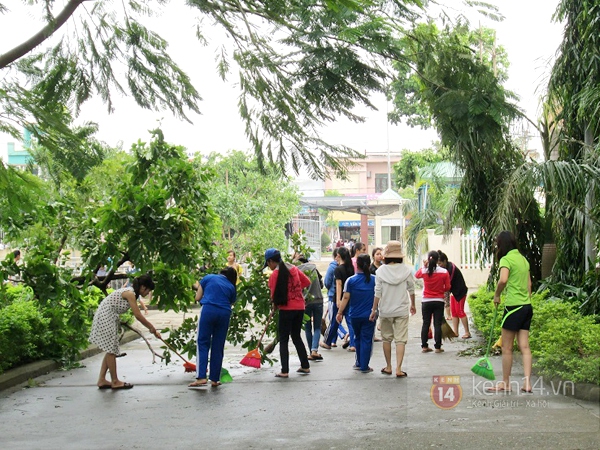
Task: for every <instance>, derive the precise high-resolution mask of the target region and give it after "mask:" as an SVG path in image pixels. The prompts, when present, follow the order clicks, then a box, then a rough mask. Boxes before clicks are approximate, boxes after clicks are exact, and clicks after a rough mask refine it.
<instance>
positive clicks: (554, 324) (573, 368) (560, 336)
mask: <svg viewBox="0 0 600 450" xmlns="http://www.w3.org/2000/svg"><path fill="white" fill-rule="evenodd" d="M531 346H532V353H533V356H534V361H535V363H534V367H535V368H536V371H537V372H538V373H540V374H541V375H545V376H551V377H552V376H556V377H559V378H562V379H564V380H568V381H573V382H587V383H595V384H600V377H599V374H598V370H599V368H600V324H596V323H594V321H593V319H592V318H591V317H589V316H586V317H579V318H578V319H577V320H572V318H569V317H561V318H556V319H551V320H550V321H549V322H547V323H546V324H545V326H544V327H543V328H542V329H540V331H539V332H538V333H536V339H535V341H534V342H533V343H531Z"/></svg>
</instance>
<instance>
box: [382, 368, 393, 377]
mask: <svg viewBox="0 0 600 450" xmlns="http://www.w3.org/2000/svg"><path fill="white" fill-rule="evenodd" d="M381 373H382V374H384V375H391V374H392V371H391V370H390V371H389V372H388V371H387V370H385V367H384V368H383V369H381Z"/></svg>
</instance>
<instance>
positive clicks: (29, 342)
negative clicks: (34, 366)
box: [0, 300, 52, 373]
mask: <svg viewBox="0 0 600 450" xmlns="http://www.w3.org/2000/svg"><path fill="white" fill-rule="evenodd" d="M49 322H50V319H47V318H45V317H44V316H43V315H42V313H41V312H40V311H39V310H38V308H37V306H36V304H35V303H34V302H32V301H22V300H16V301H15V302H13V303H11V304H10V305H8V306H6V307H5V308H2V309H1V310H0V373H1V372H3V371H4V370H7V369H10V368H11V367H14V366H17V365H19V364H24V363H27V362H30V361H35V360H36V359H39V358H42V357H43V356H44V353H45V352H46V350H47V348H48V344H49V341H50V340H51V337H52V336H51V333H50V330H49V328H48V324H49Z"/></svg>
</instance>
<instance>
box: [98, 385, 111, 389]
mask: <svg viewBox="0 0 600 450" xmlns="http://www.w3.org/2000/svg"><path fill="white" fill-rule="evenodd" d="M111 388H112V386H111V385H110V384H102V385H100V386H98V389H111Z"/></svg>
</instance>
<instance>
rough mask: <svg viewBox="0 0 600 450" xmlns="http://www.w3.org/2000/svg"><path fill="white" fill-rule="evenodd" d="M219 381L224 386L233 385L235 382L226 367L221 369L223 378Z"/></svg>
mask: <svg viewBox="0 0 600 450" xmlns="http://www.w3.org/2000/svg"><path fill="white" fill-rule="evenodd" d="M219 381H220V382H221V383H223V384H225V383H231V382H232V381H233V378H232V377H231V375H230V374H229V371H228V370H227V369H226V368H225V367H221V377H220V378H219Z"/></svg>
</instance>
